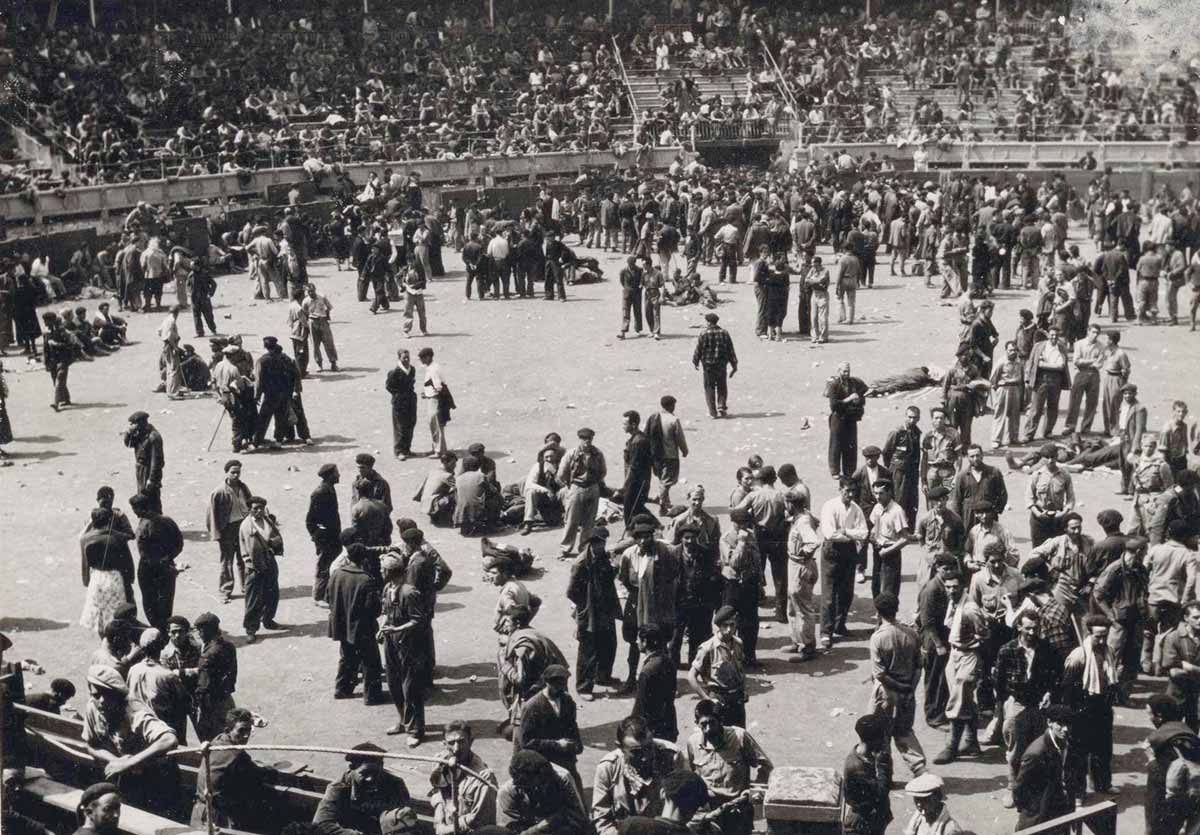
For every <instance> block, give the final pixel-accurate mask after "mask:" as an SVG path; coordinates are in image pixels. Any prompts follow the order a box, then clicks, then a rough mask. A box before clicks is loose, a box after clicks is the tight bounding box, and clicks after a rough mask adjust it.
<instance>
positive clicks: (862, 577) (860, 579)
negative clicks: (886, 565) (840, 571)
mask: <svg viewBox="0 0 1200 835" xmlns="http://www.w3.org/2000/svg"><path fill="white" fill-rule="evenodd" d="M865 582H867V575H866V574H864V573H862V572H861V571H860V572H858V583H859V585H862V584H863V583H865Z"/></svg>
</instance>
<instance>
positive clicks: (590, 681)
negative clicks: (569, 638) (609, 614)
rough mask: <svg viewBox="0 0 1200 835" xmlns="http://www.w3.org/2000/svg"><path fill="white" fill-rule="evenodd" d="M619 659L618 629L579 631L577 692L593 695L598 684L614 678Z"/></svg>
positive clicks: (614, 626) (576, 661)
mask: <svg viewBox="0 0 1200 835" xmlns="http://www.w3.org/2000/svg"><path fill="white" fill-rule="evenodd" d="M616 658H617V627H616V624H615V623H610V624H608V625H607V626H605V627H602V628H600V629H594V630H593V629H580V630H579V652H578V654H577V655H576V657H575V692H577V693H591V692H592V690H594V689H595V687H596V685H597V684H603V683H604V682H607V681H609V680H610V679H611V678H612V671H613V662H614V661H615V660H616Z"/></svg>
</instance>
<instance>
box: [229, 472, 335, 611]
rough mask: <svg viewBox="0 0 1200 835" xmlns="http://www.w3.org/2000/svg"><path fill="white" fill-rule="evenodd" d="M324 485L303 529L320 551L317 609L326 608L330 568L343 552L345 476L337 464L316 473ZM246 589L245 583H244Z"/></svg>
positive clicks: (315, 579) (312, 497)
mask: <svg viewBox="0 0 1200 835" xmlns="http://www.w3.org/2000/svg"><path fill="white" fill-rule="evenodd" d="M317 477H318V478H320V479H321V483H320V484H318V485H317V488H316V489H315V490H313V491H312V494H311V495H310V496H309V497H308V513H307V514H306V515H305V517H304V527H305V528H306V529H307V530H308V535H309V537H310V538H311V539H312V542H313V547H315V548H316V550H317V570H316V574H315V576H314V577H313V587H312V595H313V601H314V602H315V603H316V604H317V605H318V606H327V605H329V604H328V602H327V598H328V595H327V593H326V592H327V591H328V588H329V567H330V566H331V565H332V564H333V561H334V560H335V559H337V555H338V554H340V553H341V552H342V541H341V533H342V516H341V513H340V512H339V510H338V497H337V490H336V489H335V487H336V485H337V483H338V482H339V481H341V479H342V474H341V473H340V472H338V468H337V465H336V464H322V465H321V467H320V469H318V470H317ZM243 585H245V582H244V581H243Z"/></svg>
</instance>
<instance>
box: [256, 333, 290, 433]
mask: <svg viewBox="0 0 1200 835" xmlns="http://www.w3.org/2000/svg"><path fill="white" fill-rule="evenodd" d="M278 344H279V340H278V339H276V338H275V337H273V336H264V337H263V348H264V349H265V350H264V351H263V352H262V353H261V354H260V355H259V357H258V359H256V360H255V361H254V397H255V399H256V400H257V401H258V417H257V418H256V419H255V423H254V446H256V447H262V446H263V445H264V444H265V443H267V441H266V436H267V427H268V426H269V425H270V424H271V422H272V421H274V422H275V440H274V441H272V442H271V443H270V446H272V447H275V448H278V446H279V444H280V442H281V441H282V440H283V438H284V430H285V427H286V425H287V422H288V403H289V402H291V399H292V391H293V388H294V384H293V381H292V377H291V373H290V369H289V368H288V364H287V362H286V361H285V360H284V358H283V354H282V352H278V351H276V350H274V349H275V346H277V345H278Z"/></svg>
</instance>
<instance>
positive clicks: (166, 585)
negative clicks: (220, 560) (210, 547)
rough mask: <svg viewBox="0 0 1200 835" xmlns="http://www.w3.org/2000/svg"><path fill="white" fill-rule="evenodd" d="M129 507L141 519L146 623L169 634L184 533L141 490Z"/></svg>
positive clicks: (141, 576) (140, 561)
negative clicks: (168, 629)
mask: <svg viewBox="0 0 1200 835" xmlns="http://www.w3.org/2000/svg"><path fill="white" fill-rule="evenodd" d="M129 509H130V510H132V511H133V512H134V514H135V515H136V516H137V518H138V519H139V522H138V527H137V546H138V570H137V579H138V587H139V588H140V589H141V590H142V611H143V612H145V614H146V622H147V623H149V624H150V625H151V626H153V627H154V628H155V629H158V630H159V631H161V632H162V633H164V634H166V631H167V618H169V617H171V614H172V612H173V610H174V608H175V575H176V574H177V573H178V572H177V570H176V568H175V558H176V557H177V556H179V554H180V552H181V551H183V534H182V533H181V532H180V530H179V526H178V525H176V524H175V521H174V520H173V519H171V518H170V517H169V516H163V515H162V514H161V513H155V512H154V510H153V509H152V508H151V501H150V499H149V498H148V497H147V496H145V495H143V494H141V493H138V494H137V495H136V496H134V497H132V498H131V499H130V500H129Z"/></svg>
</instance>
